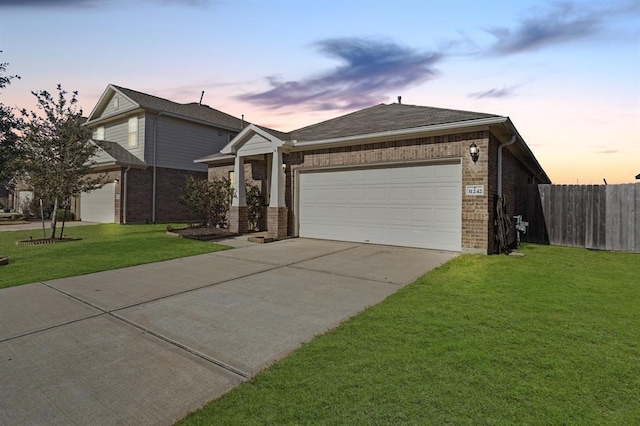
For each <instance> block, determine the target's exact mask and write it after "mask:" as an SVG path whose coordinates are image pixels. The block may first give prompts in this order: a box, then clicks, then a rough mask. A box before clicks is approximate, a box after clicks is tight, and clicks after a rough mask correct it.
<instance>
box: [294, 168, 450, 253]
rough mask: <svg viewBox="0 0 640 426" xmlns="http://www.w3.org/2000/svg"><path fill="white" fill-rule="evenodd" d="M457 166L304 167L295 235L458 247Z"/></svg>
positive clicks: (400, 244) (393, 243) (415, 245)
mask: <svg viewBox="0 0 640 426" xmlns="http://www.w3.org/2000/svg"><path fill="white" fill-rule="evenodd" d="M461 170H462V168H461V165H460V164H459V163H458V164H431V165H419V166H411V167H387V168H362V169H350V170H332V171H307V172H301V173H300V180H299V185H300V186H299V201H298V203H299V204H298V208H299V210H298V211H299V232H298V233H299V235H300V236H301V237H308V238H322V239H331V240H341V241H355V242H368V243H375V244H389V245H396V246H407V247H422V248H431V249H441V250H452V251H460V250H461V239H462V218H461V216H462V213H461V212H462V172H461Z"/></svg>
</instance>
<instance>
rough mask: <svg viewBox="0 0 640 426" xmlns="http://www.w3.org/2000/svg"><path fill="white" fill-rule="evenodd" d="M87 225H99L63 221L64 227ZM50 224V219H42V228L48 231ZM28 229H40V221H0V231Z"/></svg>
mask: <svg viewBox="0 0 640 426" xmlns="http://www.w3.org/2000/svg"><path fill="white" fill-rule="evenodd" d="M87 225H99V223H98V222H80V221H73V222H65V224H64V227H65V228H73V227H75V226H87ZM50 226H51V221H50V220H45V221H44V229H45V230H46V231H47V232H48V231H49V229H50ZM58 226H59V227H61V226H62V222H58ZM30 229H42V222H29V223H19V224H12V225H9V224H5V223H0V232H2V231H24V230H30Z"/></svg>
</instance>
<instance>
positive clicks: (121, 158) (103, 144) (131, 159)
mask: <svg viewBox="0 0 640 426" xmlns="http://www.w3.org/2000/svg"><path fill="white" fill-rule="evenodd" d="M94 143H95V144H96V145H98V146H99V147H100V148H101V149H102V150H103V151H104V152H106V153H107V154H109V155H110V156H111V157H112V158H113V159H114V160H115V161H116V163H117V164H120V165H124V166H146V163H145V162H144V161H142V160H140V159H139V158H138V157H136V156H135V155H133V154H132V153H130V152H129V151H127V150H126V148H124V147H123V146H122V145H120V144H118V143H116V142H109V141H96V140H94Z"/></svg>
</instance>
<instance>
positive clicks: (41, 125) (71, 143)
mask: <svg viewBox="0 0 640 426" xmlns="http://www.w3.org/2000/svg"><path fill="white" fill-rule="evenodd" d="M56 90H57V95H56V96H55V97H54V96H53V95H52V94H51V93H49V92H47V91H46V90H41V91H37V92H31V93H32V94H33V95H34V96H35V97H36V99H37V105H38V109H39V113H36V112H34V111H31V112H27V111H26V110H23V111H22V113H23V115H24V116H25V118H26V119H27V121H26V123H25V127H24V136H23V148H24V152H25V158H24V161H23V168H24V171H25V172H26V174H27V175H28V178H29V180H30V182H31V185H32V186H33V188H34V190H35V191H36V192H37V193H38V194H39V195H40V196H41V197H43V198H46V199H49V200H51V201H52V202H53V203H54V210H53V211H54V212H55V211H56V210H57V207H58V206H59V205H60V204H61V203H65V202H67V201H68V200H69V199H70V198H71V197H74V196H78V195H80V193H82V192H89V191H91V190H94V189H97V188H99V187H101V186H102V185H103V183H104V182H103V180H102V177H88V176H87V173H89V172H90V170H91V167H92V166H93V165H94V164H95V161H94V160H93V156H94V155H95V153H96V150H97V149H98V147H97V146H96V145H95V144H93V143H92V142H90V138H91V131H90V130H89V129H87V128H86V127H83V126H82V123H83V122H84V118H83V117H82V109H81V108H79V107H78V92H76V91H74V92H72V94H71V97H70V98H69V99H67V95H68V92H67V91H65V90H64V89H62V86H61V85H60V84H58V86H57V89H56ZM51 222H52V223H51V228H52V235H51V237H52V238H53V237H54V236H55V213H54V216H52V221H51Z"/></svg>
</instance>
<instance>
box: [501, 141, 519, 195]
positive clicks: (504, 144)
mask: <svg viewBox="0 0 640 426" xmlns="http://www.w3.org/2000/svg"><path fill="white" fill-rule="evenodd" d="M515 141H516V135H513V136H511V139H510V140H509V142H505V143H503V144H501V145H500V146H499V147H498V197H502V148H504V147H505V146H509V145H511V144H513V143H514V142H515Z"/></svg>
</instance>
